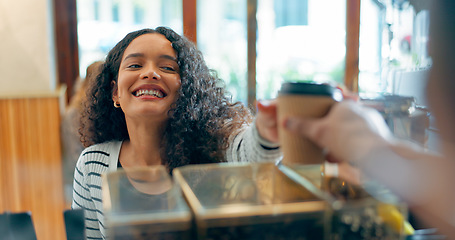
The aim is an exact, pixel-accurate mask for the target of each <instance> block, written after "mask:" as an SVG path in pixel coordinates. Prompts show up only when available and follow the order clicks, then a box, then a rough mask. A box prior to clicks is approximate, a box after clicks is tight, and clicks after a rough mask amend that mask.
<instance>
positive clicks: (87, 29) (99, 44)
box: [77, 0, 183, 77]
mask: <svg viewBox="0 0 455 240" xmlns="http://www.w3.org/2000/svg"><path fill="white" fill-rule="evenodd" d="M77 14H78V16H77V17H78V23H77V30H78V43H79V63H80V64H79V66H80V73H81V77H85V72H86V68H87V66H88V65H90V64H91V63H93V62H94V61H98V60H102V59H104V57H105V56H106V54H107V52H108V51H109V50H110V49H111V48H112V47H114V45H115V44H116V43H117V42H118V41H120V40H121V39H122V38H123V37H124V36H125V35H126V34H127V33H129V32H131V31H134V30H138V29H141V28H146V27H148V28H155V27H158V26H168V27H170V28H172V29H173V30H175V31H176V32H178V33H179V34H183V24H182V23H183V20H182V1H181V0H77Z"/></svg>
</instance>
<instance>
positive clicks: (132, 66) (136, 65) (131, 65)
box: [128, 64, 141, 68]
mask: <svg viewBox="0 0 455 240" xmlns="http://www.w3.org/2000/svg"><path fill="white" fill-rule="evenodd" d="M140 67H141V65H139V64H130V65H128V68H140Z"/></svg>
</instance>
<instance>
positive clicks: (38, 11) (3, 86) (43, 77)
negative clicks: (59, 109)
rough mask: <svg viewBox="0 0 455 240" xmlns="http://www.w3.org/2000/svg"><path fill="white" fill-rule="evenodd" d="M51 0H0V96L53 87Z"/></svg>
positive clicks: (27, 92)
mask: <svg viewBox="0 0 455 240" xmlns="http://www.w3.org/2000/svg"><path fill="white" fill-rule="evenodd" d="M51 6H52V2H51V0H0V96H5V95H17V96H27V94H30V93H37V92H44V93H45V92H52V91H54V90H55V88H56V84H55V83H56V80H55V70H54V65H55V64H54V50H53V48H54V39H53V27H52V25H51V24H52V16H53V12H52V8H51Z"/></svg>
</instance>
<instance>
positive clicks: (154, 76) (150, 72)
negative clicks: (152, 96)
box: [141, 68, 161, 80]
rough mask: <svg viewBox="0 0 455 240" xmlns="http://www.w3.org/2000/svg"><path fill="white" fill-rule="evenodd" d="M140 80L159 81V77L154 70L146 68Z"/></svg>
mask: <svg viewBox="0 0 455 240" xmlns="http://www.w3.org/2000/svg"><path fill="white" fill-rule="evenodd" d="M141 79H154V80H160V79H161V76H160V75H159V74H158V73H156V69H154V68H147V69H144V72H143V73H142V76H141Z"/></svg>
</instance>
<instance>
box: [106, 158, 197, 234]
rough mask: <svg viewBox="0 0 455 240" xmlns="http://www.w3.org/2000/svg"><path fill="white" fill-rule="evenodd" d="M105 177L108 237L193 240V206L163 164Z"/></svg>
mask: <svg viewBox="0 0 455 240" xmlns="http://www.w3.org/2000/svg"><path fill="white" fill-rule="evenodd" d="M103 178H104V179H103V187H102V188H103V207H104V216H105V220H106V226H105V227H106V229H107V236H108V238H109V239H116V240H118V239H176V240H177V239H179V240H180V239H193V237H192V226H191V222H192V220H191V219H192V218H191V212H190V209H189V208H188V205H187V204H186V203H185V200H184V198H183V196H182V193H181V191H180V188H179V187H178V186H177V185H176V184H175V183H174V182H173V181H172V179H171V176H170V175H169V173H168V172H167V170H166V168H165V167H164V166H153V167H138V168H128V169H121V170H117V171H115V172H110V173H108V174H106V175H103Z"/></svg>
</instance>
